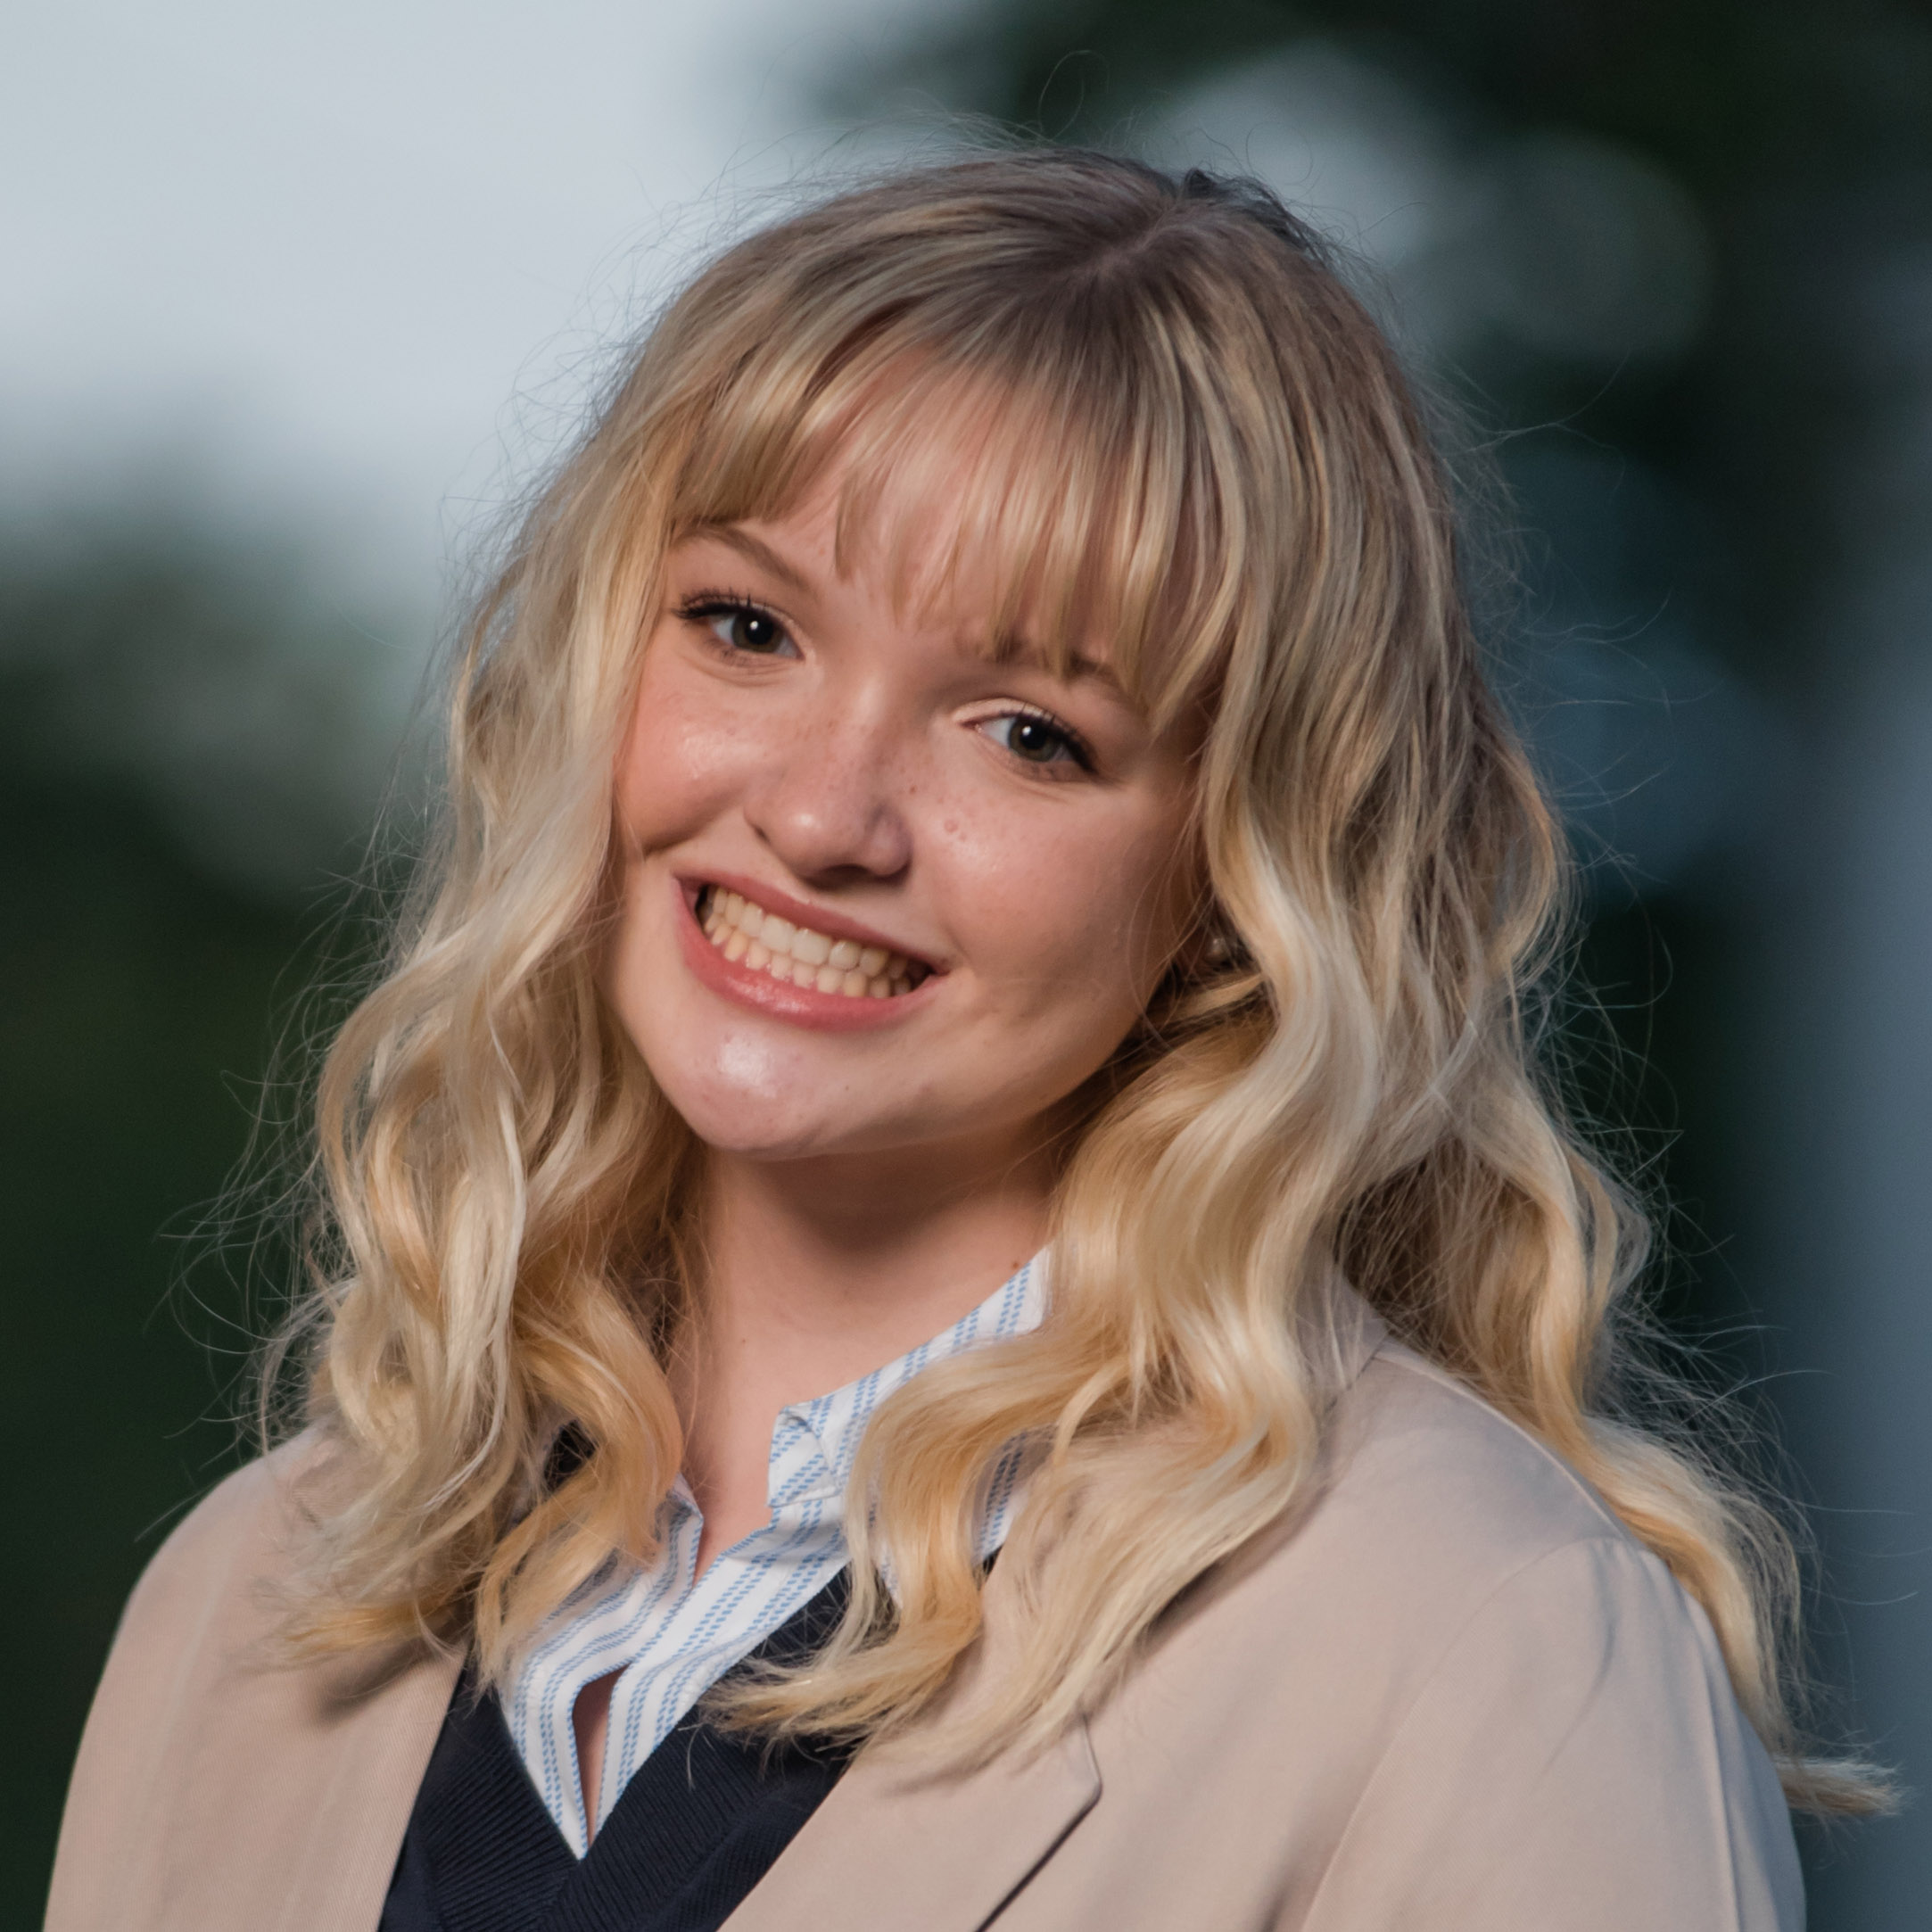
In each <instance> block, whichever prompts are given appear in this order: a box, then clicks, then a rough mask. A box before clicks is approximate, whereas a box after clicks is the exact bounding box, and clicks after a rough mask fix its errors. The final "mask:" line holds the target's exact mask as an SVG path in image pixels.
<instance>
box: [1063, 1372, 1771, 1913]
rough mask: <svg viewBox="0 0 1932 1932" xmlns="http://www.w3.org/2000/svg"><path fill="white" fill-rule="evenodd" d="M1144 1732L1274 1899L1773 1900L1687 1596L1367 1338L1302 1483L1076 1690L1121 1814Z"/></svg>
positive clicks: (1484, 1902)
mask: <svg viewBox="0 0 1932 1932" xmlns="http://www.w3.org/2000/svg"><path fill="white" fill-rule="evenodd" d="M1154 1734H1158V1735H1159V1736H1160V1739H1161V1747H1160V1762H1161V1763H1162V1764H1163V1765H1171V1764H1173V1763H1175V1762H1176V1761H1177V1760H1187V1759H1193V1760H1194V1761H1195V1763H1196V1765H1197V1770H1198V1777H1199V1796H1200V1804H1201V1811H1200V1815H1199V1817H1198V1818H1196V1819H1194V1820H1193V1821H1192V1823H1191V1825H1190V1829H1192V1830H1193V1831H1196V1832H1198V1833H1201V1834H1203V1835H1204V1838H1203V1842H1211V1841H1212V1839H1213V1838H1214V1837H1215V1835H1216V1834H1217V1833H1223V1834H1225V1835H1226V1838H1227V1845H1226V1863H1227V1869H1228V1870H1230V1871H1233V1870H1243V1871H1246V1872H1248V1873H1249V1874H1250V1876H1251V1878H1253V1880H1254V1882H1255V1883H1256V1884H1257V1885H1258V1886H1259V1887H1262V1889H1264V1890H1266V1889H1267V1888H1268V1887H1273V1888H1275V1889H1274V1891H1273V1893H1272V1894H1271V1895H1273V1896H1275V1897H1276V1899H1277V1900H1283V1901H1285V1900H1295V1901H1298V1903H1296V1904H1295V1906H1294V1910H1293V1911H1288V1912H1285V1915H1284V1917H1283V1918H1282V1919H1281V1920H1279V1922H1281V1923H1284V1924H1287V1923H1296V1924H1304V1925H1306V1926H1308V1927H1309V1928H1315V1927H1317V1926H1320V1927H1326V1926H1328V1925H1330V1924H1333V1925H1335V1926H1337V1927H1341V1926H1351V1927H1352V1926H1354V1925H1357V1924H1368V1923H1374V1924H1383V1923H1388V1924H1405V1925H1415V1926H1417V1927H1433V1926H1437V1925H1442V1926H1445V1927H1447V1926H1453V1927H1456V1928H1462V1927H1464V1926H1466V1925H1475V1924H1479V1923H1480V1924H1483V1925H1486V1926H1489V1927H1491V1928H1501V1927H1507V1928H1515V1927H1516V1926H1517V1925H1519V1924H1521V1925H1524V1926H1528V1925H1532V1924H1538V1923H1547V1922H1548V1916H1547V1915H1548V1910H1549V1907H1550V1903H1551V1901H1553V1900H1557V1899H1563V1900H1565V1902H1566V1903H1565V1911H1566V1912H1570V1911H1572V1907H1574V1911H1573V1914H1572V1916H1565V1917H1564V1918H1563V1920H1562V1922H1563V1923H1565V1925H1569V1924H1575V1925H1577V1926H1579V1927H1584V1926H1588V1927H1591V1928H1595V1927H1597V1926H1598V1925H1599V1923H1601V1924H1603V1925H1605V1926H1608V1925H1612V1924H1639V1923H1640V1924H1655V1925H1657V1926H1660V1927H1663V1926H1669V1927H1672V1928H1676V1927H1678V1926H1680V1925H1681V1926H1684V1927H1686V1928H1688V1927H1689V1926H1692V1925H1697V1926H1711V1927H1716V1926H1723V1927H1726V1928H1730V1927H1731V1926H1733V1925H1741V1926H1751V1927H1760V1926H1763V1927H1770V1926H1780V1927H1781V1926H1786V1925H1788V1924H1792V1923H1795V1922H1796V1920H1795V1919H1794V1918H1793V1916H1792V1914H1793V1911H1795V1909H1796V1908H1795V1907H1794V1905H1793V1903H1792V1901H1793V1900H1794V1899H1795V1898H1796V1887H1797V1878H1796V1862H1795V1854H1793V1852H1792V1849H1791V1839H1790V1828H1789V1822H1788V1818H1787V1816H1786V1813H1785V1809H1784V1805H1783V1802H1782V1798H1781V1796H1780V1794H1779V1788H1778V1781H1777V1778H1776V1774H1775V1772H1774V1771H1773V1770H1772V1768H1771V1763H1770V1761H1769V1759H1768V1758H1767V1756H1766V1755H1765V1754H1764V1752H1763V1748H1762V1746H1760V1745H1759V1743H1758V1740H1757V1739H1756V1738H1755V1736H1754V1734H1753V1733H1752V1731H1751V1730H1750V1728H1749V1726H1748V1724H1747V1723H1746V1721H1745V1720H1744V1718H1743V1715H1742V1713H1740V1711H1739V1710H1738V1705H1737V1703H1736V1700H1735V1698H1734V1697H1733V1696H1732V1693H1731V1689H1730V1681H1729V1678H1728V1675H1727V1673H1726V1671H1725V1667H1724V1663H1723V1659H1722V1656H1721V1653H1720V1651H1719V1648H1718V1646H1717V1643H1716V1639H1715V1638H1714V1636H1713V1632H1712V1631H1711V1628H1710V1625H1709V1623H1708V1622H1707V1621H1706V1619H1705V1616H1704V1614H1703V1612H1702V1611H1701V1610H1700V1609H1699V1608H1698V1607H1697V1605H1696V1604H1694V1603H1693V1602H1692V1601H1691V1600H1690V1598H1688V1596H1687V1595H1686V1594H1685V1593H1684V1591H1683V1590H1682V1589H1680V1587H1679V1586H1678V1584H1677V1582H1676V1581H1675V1579H1674V1578H1672V1575H1671V1573H1670V1572H1669V1571H1668V1569H1667V1568H1666V1567H1665V1566H1664V1565H1663V1564H1662V1563H1660V1562H1659V1561H1658V1560H1657V1559H1656V1557H1655V1556H1653V1555H1652V1554H1651V1553H1650V1552H1649V1551H1648V1550H1647V1549H1646V1548H1644V1547H1643V1546H1642V1545H1641V1544H1639V1542H1638V1541H1637V1540H1635V1539H1634V1538H1633V1537H1632V1536H1631V1534H1630V1533H1629V1532H1627V1531H1626V1530H1625V1529H1624V1528H1623V1526H1622V1523H1620V1522H1619V1521H1618V1519H1617V1518H1616V1517H1615V1515H1614V1514H1613V1513H1612V1512H1611V1511H1610V1510H1609V1509H1608V1508H1607V1507H1606V1506H1605V1504H1604V1503H1603V1502H1602V1501H1601V1500H1600V1499H1598V1497H1597V1496H1596V1495H1595V1493H1594V1492H1593V1491H1592V1490H1590V1489H1589V1486H1588V1485H1587V1484H1586V1483H1584V1482H1582V1481H1581V1479H1580V1478H1579V1477H1578V1476H1577V1474H1575V1472H1574V1471H1573V1470H1572V1469H1570V1468H1569V1467H1568V1466H1567V1465H1565V1463H1564V1462H1563V1461H1562V1460H1561V1459H1560V1458H1559V1457H1556V1456H1555V1455H1553V1454H1552V1453H1551V1452H1550V1451H1549V1450H1548V1449H1546V1448H1545V1447H1544V1446H1543V1445H1542V1444H1540V1442H1538V1441H1535V1440H1534V1439H1533V1438H1532V1437H1530V1436H1529V1435H1527V1434H1526V1433H1524V1432H1523V1431H1522V1430H1520V1429H1518V1428H1517V1427H1515V1424H1512V1423H1510V1422H1509V1421H1508V1420H1507V1418H1506V1417H1504V1416H1501V1415H1499V1413H1498V1412H1497V1411H1496V1410H1494V1409H1493V1408H1490V1407H1489V1406H1488V1405H1487V1404H1486V1403H1484V1402H1483V1401H1482V1400H1481V1399H1480V1398H1478V1397H1477V1396H1475V1395H1474V1393H1472V1392H1471V1391H1468V1390H1466V1389H1465V1388H1464V1387H1462V1386H1461V1385H1460V1384H1459V1383H1457V1382H1456V1381H1455V1380H1454V1379H1453V1378H1452V1377H1450V1376H1449V1375H1445V1374H1443V1373H1442V1372H1441V1371H1440V1370H1438V1369H1436V1368H1435V1367H1433V1366H1431V1365H1430V1364H1428V1363H1426V1362H1424V1361H1423V1360H1422V1359H1421V1358H1418V1357H1416V1356H1415V1355H1413V1354H1411V1353H1410V1352H1409V1351H1408V1350H1404V1349H1401V1348H1399V1347H1398V1346H1396V1345H1393V1344H1388V1343H1384V1344H1383V1347H1382V1348H1381V1349H1380V1350H1377V1352H1376V1353H1375V1355H1374V1356H1373V1357H1372V1358H1371V1359H1370V1360H1369V1361H1368V1363H1367V1364H1366V1366H1365V1367H1364V1369H1363V1370H1362V1373H1361V1374H1360V1375H1359V1376H1358V1378H1357V1380H1356V1381H1355V1383H1353V1384H1352V1386H1351V1387H1350V1390H1349V1391H1348V1392H1347V1394H1346V1395H1345V1396H1344V1397H1343V1398H1342V1402H1341V1404H1340V1405H1339V1407H1338V1409H1337V1412H1336V1414H1335V1416H1334V1417H1333V1427H1332V1431H1331V1443H1330V1458H1329V1465H1328V1469H1327V1474H1326V1478H1325V1481H1324V1482H1322V1483H1321V1484H1320V1485H1319V1488H1318V1490H1317V1493H1316V1494H1315V1496H1314V1498H1313V1499H1312V1500H1311V1501H1310V1503H1309V1505H1308V1506H1307V1507H1304V1508H1303V1509H1301V1510H1300V1511H1298V1512H1296V1513H1295V1514H1294V1515H1292V1516H1291V1517H1290V1518H1287V1519H1284V1522H1283V1523H1280V1524H1279V1525H1277V1526H1276V1528H1274V1529H1273V1530H1270V1531H1268V1532H1264V1533H1263V1534H1262V1535H1261V1536H1259V1537H1258V1538H1256V1539H1255V1540H1254V1541H1253V1542H1252V1544H1251V1545H1250V1546H1249V1547H1248V1548H1245V1549H1243V1551H1241V1552H1238V1553H1237V1554H1236V1556H1234V1558H1233V1559H1232V1560H1231V1561H1230V1562H1229V1563H1227V1564H1226V1565H1224V1566H1223V1568H1222V1570H1221V1571H1220V1572H1218V1573H1216V1574H1214V1575H1212V1576H1210V1578H1209V1579H1207V1580H1205V1581H1204V1582H1203V1583H1202V1584H1201V1586H1199V1587H1198V1588H1197V1589H1196V1590H1195V1591H1193V1592H1192V1593H1191V1594H1190V1596H1189V1598H1185V1599H1184V1600H1183V1602H1182V1603H1181V1604H1179V1605H1177V1606H1176V1609H1175V1611H1174V1612H1173V1613H1172V1614H1171V1615H1170V1618H1169V1620H1168V1624H1167V1626H1166V1628H1165V1629H1164V1630H1163V1631H1161V1632H1160V1636H1159V1638H1158V1640H1157V1641H1156V1643H1155V1644H1154V1645H1153V1646H1152V1647H1151V1648H1150V1650H1149V1652H1148V1654H1147V1655H1146V1657H1145V1659H1144V1662H1143V1664H1142V1665H1141V1666H1140V1668H1139V1669H1138V1670H1137V1671H1136V1672H1135V1673H1134V1675H1133V1676H1132V1677H1131V1678H1130V1679H1129V1680H1127V1682H1125V1683H1124V1684H1123V1686H1122V1688H1121V1694H1120V1696H1119V1699H1118V1700H1117V1703H1116V1705H1115V1706H1114V1707H1112V1708H1110V1709H1109V1710H1106V1711H1103V1712H1102V1713H1099V1714H1098V1715H1097V1716H1096V1718H1095V1720H1094V1723H1093V1725H1092V1735H1093V1739H1094V1747H1095V1752H1096V1756H1097V1758H1098V1760H1099V1761H1100V1763H1101V1765H1102V1774H1103V1776H1104V1777H1105V1778H1106V1779H1107V1784H1108V1789H1109V1790H1110V1791H1112V1792H1127V1791H1129V1790H1132V1789H1133V1788H1135V1787H1136V1786H1137V1785H1138V1784H1139V1783H1140V1782H1141V1781H1142V1780H1143V1779H1144V1778H1145V1779H1149V1780H1150V1783H1149V1789H1148V1791H1147V1792H1146V1793H1145V1794H1144V1802H1145V1804H1146V1806H1147V1808H1148V1810H1149V1812H1150V1815H1151V1814H1152V1810H1153V1809H1154V1808H1155V1805H1156V1802H1157V1798H1158V1802H1159V1803H1160V1804H1168V1805H1169V1806H1171V1804H1172V1803H1173V1798H1172V1788H1171V1783H1170V1782H1169V1781H1168V1779H1165V1778H1164V1777H1160V1778H1157V1777H1156V1776H1155V1774H1154V1773H1153V1772H1152V1771H1150V1770H1149V1769H1148V1767H1149V1765H1150V1763H1152V1761H1151V1760H1149V1759H1148V1757H1147V1755H1146V1753H1145V1743H1146V1740H1147V1738H1149V1737H1150V1736H1152V1735H1154ZM1156 1783H1158V1784H1160V1786H1161V1787H1162V1789H1161V1790H1160V1792H1159V1793H1158V1794H1157V1792H1156V1790H1155V1788H1154V1786H1155V1784H1156ZM1243 1847H1248V1848H1249V1849H1246V1850H1243ZM1261 1847H1266V1848H1267V1849H1266V1850H1265V1851H1261V1850H1259V1848H1261ZM1626 1866H1628V1867H1629V1868H1630V1870H1625V1867H1626ZM1639 1867H1640V1868H1641V1873H1642V1874H1647V1876H1644V1875H1640V1874H1639ZM1578 1884H1581V1885H1582V1886H1584V1887H1590V1888H1593V1889H1591V1890H1590V1892H1589V1897H1590V1898H1591V1899H1592V1900H1594V1901H1595V1903H1589V1904H1588V1905H1587V1906H1586V1905H1585V1904H1583V1903H1579V1902H1578V1901H1577V1898H1576V1895H1575V1893H1574V1890H1573V1887H1574V1885H1578ZM1726 1887H1731V1888H1733V1889H1734V1890H1735V1889H1736V1888H1737V1887H1743V1888H1744V1890H1745V1891H1746V1892H1748V1893H1749V1894H1750V1902H1748V1907H1747V1909H1746V1906H1745V1905H1744V1904H1740V1903H1739V1901H1740V1900H1741V1899H1742V1894H1741V1893H1740V1894H1739V1895H1738V1898H1737V1899H1733V1900H1732V1902H1731V1903H1729V1904H1727V1903H1725V1897H1726V1896H1727V1894H1726V1891H1725V1888H1726ZM1457 1900H1463V1901H1464V1902H1465V1903H1466V1908H1467V1909H1466V1911H1465V1910H1464V1909H1463V1907H1462V1906H1460V1905H1457V1904H1456V1903H1454V1902H1455V1901H1457ZM1673 1901H1674V1902H1673ZM1298 1914H1305V1916H1297V1915H1298ZM1539 1914H1541V1915H1542V1916H1539ZM1700 1914H1701V1916H1700ZM1620 1915H1621V1916H1620Z"/></svg>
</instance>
